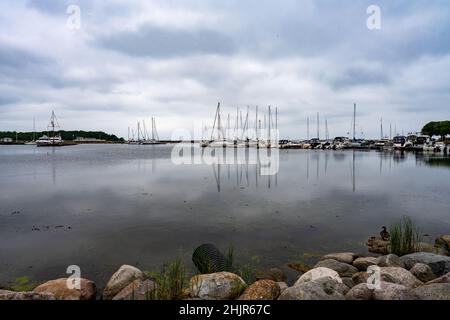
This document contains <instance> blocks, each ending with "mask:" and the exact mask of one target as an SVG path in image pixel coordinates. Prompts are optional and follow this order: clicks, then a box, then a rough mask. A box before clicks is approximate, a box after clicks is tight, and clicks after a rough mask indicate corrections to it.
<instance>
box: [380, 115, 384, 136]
mask: <svg viewBox="0 0 450 320" xmlns="http://www.w3.org/2000/svg"><path fill="white" fill-rule="evenodd" d="M380 121H381V139H383V136H384V132H383V118H381V120H380Z"/></svg>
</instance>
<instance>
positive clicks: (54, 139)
mask: <svg viewBox="0 0 450 320" xmlns="http://www.w3.org/2000/svg"><path fill="white" fill-rule="evenodd" d="M55 128H60V126H59V123H58V120H57V119H56V115H55V111H52V116H51V118H50V123H49V125H48V129H51V131H50V132H51V134H50V136H47V135H44V136H42V137H40V138H39V139H37V140H36V145H37V146H38V147H60V146H63V145H64V141H63V140H62V138H61V136H60V135H59V134H56V131H55Z"/></svg>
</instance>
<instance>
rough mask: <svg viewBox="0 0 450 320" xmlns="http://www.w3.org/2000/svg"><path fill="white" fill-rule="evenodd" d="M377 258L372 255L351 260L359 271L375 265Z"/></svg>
mask: <svg viewBox="0 0 450 320" xmlns="http://www.w3.org/2000/svg"><path fill="white" fill-rule="evenodd" d="M378 260H379V258H374V257H364V258H358V259H356V260H355V261H353V266H354V267H356V268H357V269H358V270H359V271H366V270H367V268H368V267H370V266H375V265H377V264H378Z"/></svg>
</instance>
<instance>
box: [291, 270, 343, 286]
mask: <svg viewBox="0 0 450 320" xmlns="http://www.w3.org/2000/svg"><path fill="white" fill-rule="evenodd" d="M320 278H332V279H334V280H336V281H337V282H339V283H342V279H341V277H340V276H339V274H338V273H337V272H336V271H334V270H332V269H330V268H324V267H318V268H314V269H311V270H309V271H308V272H306V273H305V274H303V275H302V276H300V278H298V280H297V281H296V282H295V284H294V286H298V285H301V284H302V283H305V282H308V281H314V280H317V279H320Z"/></svg>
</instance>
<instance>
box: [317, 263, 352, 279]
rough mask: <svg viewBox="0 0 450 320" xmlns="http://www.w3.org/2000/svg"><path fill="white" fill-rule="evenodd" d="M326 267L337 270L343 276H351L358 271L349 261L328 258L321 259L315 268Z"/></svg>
mask: <svg viewBox="0 0 450 320" xmlns="http://www.w3.org/2000/svg"><path fill="white" fill-rule="evenodd" d="M318 267H325V268H329V269H332V270H334V271H336V272H337V273H338V274H339V275H340V276H341V277H351V276H352V275H354V274H355V273H357V272H358V269H356V268H355V267H354V266H352V265H349V264H347V263H342V262H339V261H336V260H332V259H327V260H322V261H319V262H318V263H317V264H316V265H315V266H314V268H318Z"/></svg>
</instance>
